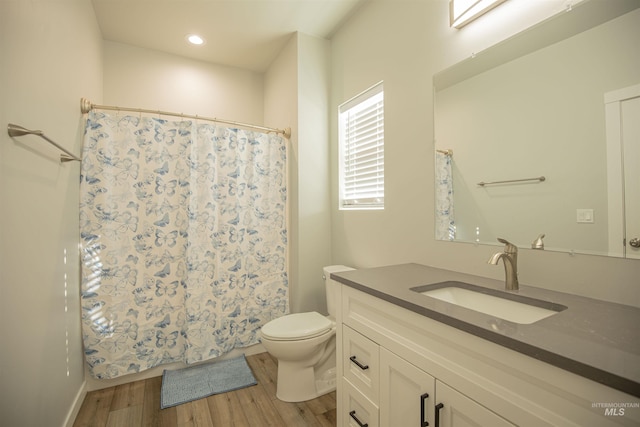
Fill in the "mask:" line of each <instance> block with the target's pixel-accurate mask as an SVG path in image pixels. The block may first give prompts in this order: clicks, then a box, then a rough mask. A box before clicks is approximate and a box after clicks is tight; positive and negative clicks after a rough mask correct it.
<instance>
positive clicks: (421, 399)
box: [420, 393, 429, 427]
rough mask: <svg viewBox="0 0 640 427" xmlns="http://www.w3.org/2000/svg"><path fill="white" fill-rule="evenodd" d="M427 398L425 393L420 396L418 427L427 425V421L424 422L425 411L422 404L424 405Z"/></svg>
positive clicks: (427, 394) (427, 395)
mask: <svg viewBox="0 0 640 427" xmlns="http://www.w3.org/2000/svg"><path fill="white" fill-rule="evenodd" d="M428 397H429V393H425V394H423V395H422V396H420V427H427V426H428V425H429V421H427V420H426V414H425V412H426V410H425V407H424V404H425V403H426V400H427V398H428Z"/></svg>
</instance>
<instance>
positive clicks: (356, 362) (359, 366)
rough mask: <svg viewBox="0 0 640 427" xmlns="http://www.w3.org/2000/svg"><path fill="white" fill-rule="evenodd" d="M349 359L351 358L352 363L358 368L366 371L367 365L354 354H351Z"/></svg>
mask: <svg viewBox="0 0 640 427" xmlns="http://www.w3.org/2000/svg"><path fill="white" fill-rule="evenodd" d="M349 360H351V361H352V362H353V363H355V364H356V365H358V368H360V369H362V370H363V371H366V370H367V369H369V365H363V364H362V363H360V362H358V361H357V360H356V357H355V356H351V357H350V358H349Z"/></svg>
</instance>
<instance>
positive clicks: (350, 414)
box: [349, 411, 369, 427]
mask: <svg viewBox="0 0 640 427" xmlns="http://www.w3.org/2000/svg"><path fill="white" fill-rule="evenodd" d="M349 416H350V417H351V418H353V419H354V420H355V422H357V423H358V425H359V426H360V427H369V424H367V423H364V424H363V423H362V421H360V420H359V419H358V417H356V411H351V412H349Z"/></svg>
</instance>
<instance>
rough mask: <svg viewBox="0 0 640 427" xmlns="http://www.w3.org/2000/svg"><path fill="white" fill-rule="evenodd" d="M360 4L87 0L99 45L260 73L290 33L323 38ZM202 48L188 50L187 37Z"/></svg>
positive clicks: (347, 0) (356, 0) (335, 0)
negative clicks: (97, 29)
mask: <svg viewBox="0 0 640 427" xmlns="http://www.w3.org/2000/svg"><path fill="white" fill-rule="evenodd" d="M364 1H366V0H92V3H93V8H94V10H95V13H96V17H97V19H98V24H99V25H100V29H101V31H102V36H103V38H104V39H105V40H111V41H115V42H120V43H126V44H130V45H134V46H139V47H143V48H147V49H154V50H158V51H162V52H167V53H171V54H176V55H181V56H186V57H189V58H193V59H198V60H203V61H207V62H212V63H217V64H223V65H228V66H232V67H239V68H244V69H248V70H252V71H257V72H263V71H265V70H266V69H267V68H268V67H269V65H270V64H271V62H272V61H273V59H274V58H275V57H276V56H277V55H278V53H279V52H280V50H281V49H282V48H283V47H284V45H285V43H286V42H287V40H288V39H289V37H290V36H291V34H292V33H294V32H296V31H300V32H302V33H306V34H309V35H312V36H316V37H322V38H329V37H330V36H331V34H332V33H333V32H334V31H335V30H336V29H337V28H338V27H339V26H340V24H341V23H342V22H344V21H345V20H346V19H347V18H348V16H349V15H350V14H351V13H352V12H353V11H354V10H355V9H356V7H357V6H358V5H360V4H361V3H363V2H364ZM192 33H196V34H198V35H200V36H202V37H203V38H204V39H205V40H206V43H205V44H204V45H202V46H192V45H190V44H189V43H187V42H186V40H185V36H186V35H187V34H192Z"/></svg>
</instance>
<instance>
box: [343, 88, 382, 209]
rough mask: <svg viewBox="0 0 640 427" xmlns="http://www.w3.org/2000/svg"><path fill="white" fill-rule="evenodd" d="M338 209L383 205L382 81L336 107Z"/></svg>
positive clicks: (380, 207)
mask: <svg viewBox="0 0 640 427" xmlns="http://www.w3.org/2000/svg"><path fill="white" fill-rule="evenodd" d="M338 114H339V149H340V209H383V208H384V90H383V86H382V82H380V83H378V84H376V85H375V86H373V87H371V88H370V89H367V90H366V91H364V92H363V93H361V94H360V95H357V96H356V97H354V98H352V99H350V100H349V101H347V102H345V103H344V104H342V105H340V107H339V108H338Z"/></svg>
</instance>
